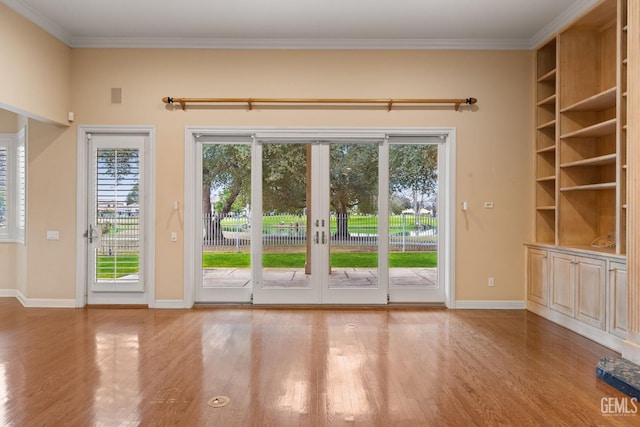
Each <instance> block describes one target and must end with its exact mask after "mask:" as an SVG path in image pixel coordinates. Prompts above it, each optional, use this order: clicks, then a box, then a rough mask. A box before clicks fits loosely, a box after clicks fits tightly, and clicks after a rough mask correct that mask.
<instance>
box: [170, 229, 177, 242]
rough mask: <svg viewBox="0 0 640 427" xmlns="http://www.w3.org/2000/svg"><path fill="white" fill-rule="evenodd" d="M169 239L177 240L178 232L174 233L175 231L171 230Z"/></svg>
mask: <svg viewBox="0 0 640 427" xmlns="http://www.w3.org/2000/svg"><path fill="white" fill-rule="evenodd" d="M171 241H172V242H177V241H178V233H176V232H175V231H172V232H171Z"/></svg>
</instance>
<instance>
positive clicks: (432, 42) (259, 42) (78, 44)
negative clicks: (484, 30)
mask: <svg viewBox="0 0 640 427" xmlns="http://www.w3.org/2000/svg"><path fill="white" fill-rule="evenodd" d="M69 46H70V47H72V48H121V49H127V48H130V49H134V48H135V49H237V50H242V49H278V50H298V49H304V50H325V49H330V50H352V49H355V50H381V49H382V50H387V49H390V50H525V49H529V48H530V46H531V40H530V39H524V38H523V39H263V38H260V39H233V38H209V37H74V38H72V39H71V42H70V44H69Z"/></svg>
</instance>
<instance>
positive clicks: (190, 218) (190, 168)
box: [182, 127, 198, 308]
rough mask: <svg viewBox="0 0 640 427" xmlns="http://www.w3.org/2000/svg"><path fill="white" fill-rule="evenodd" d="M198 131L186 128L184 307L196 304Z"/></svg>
mask: <svg viewBox="0 0 640 427" xmlns="http://www.w3.org/2000/svg"><path fill="white" fill-rule="evenodd" d="M196 133H197V132H196V131H194V130H192V128H189V127H186V128H185V129H184V203H183V212H182V217H183V218H184V267H183V277H184V279H183V282H182V287H183V292H184V298H183V304H184V307H183V308H191V307H193V304H194V301H195V300H194V298H195V296H194V288H193V286H194V285H193V284H194V283H195V277H196V273H195V270H194V268H195V267H194V262H195V253H196V251H195V245H196V240H195V238H194V236H195V233H196V228H195V227H196V222H195V221H194V215H195V213H194V208H193V206H194V205H195V204H196V202H197V200H196V188H197V182H196V175H198V174H196V173H194V171H195V163H196V158H195V157H196V144H195V136H194V134H196Z"/></svg>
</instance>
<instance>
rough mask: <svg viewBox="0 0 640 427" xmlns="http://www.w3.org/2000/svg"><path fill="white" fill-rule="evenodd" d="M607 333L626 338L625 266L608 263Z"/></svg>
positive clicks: (619, 263)
mask: <svg viewBox="0 0 640 427" xmlns="http://www.w3.org/2000/svg"><path fill="white" fill-rule="evenodd" d="M608 317H609V333H611V334H613V335H615V336H617V337H620V338H624V339H626V338H627V266H626V265H625V264H624V263H621V262H611V263H609V316H608Z"/></svg>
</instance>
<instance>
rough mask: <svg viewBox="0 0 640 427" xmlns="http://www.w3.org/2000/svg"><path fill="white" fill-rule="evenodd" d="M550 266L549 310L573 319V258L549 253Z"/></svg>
mask: <svg viewBox="0 0 640 427" xmlns="http://www.w3.org/2000/svg"><path fill="white" fill-rule="evenodd" d="M549 260H550V266H551V276H550V280H549V282H550V285H551V294H550V297H551V300H550V301H549V308H551V309H552V310H555V311H558V312H560V313H564V314H566V315H568V316H572V317H573V307H574V297H575V292H574V290H575V277H574V276H575V274H574V270H575V269H574V263H575V257H574V256H572V255H566V254H561V253H556V252H549Z"/></svg>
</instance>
